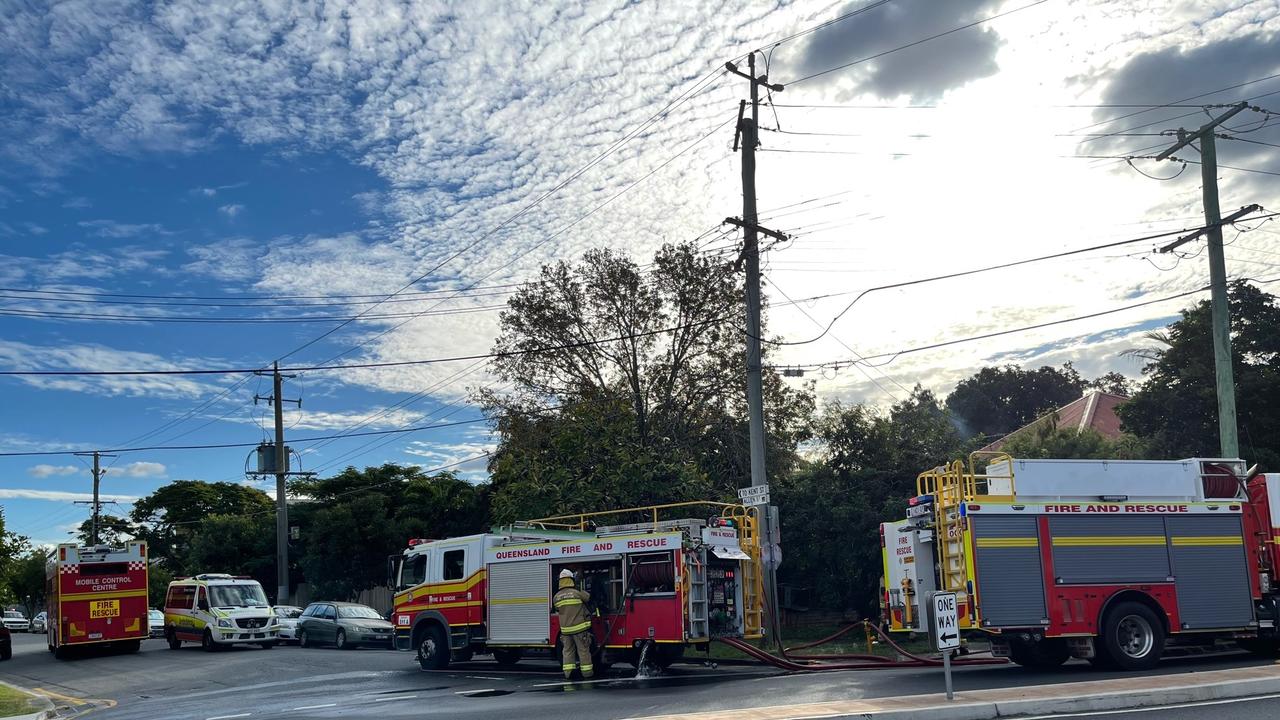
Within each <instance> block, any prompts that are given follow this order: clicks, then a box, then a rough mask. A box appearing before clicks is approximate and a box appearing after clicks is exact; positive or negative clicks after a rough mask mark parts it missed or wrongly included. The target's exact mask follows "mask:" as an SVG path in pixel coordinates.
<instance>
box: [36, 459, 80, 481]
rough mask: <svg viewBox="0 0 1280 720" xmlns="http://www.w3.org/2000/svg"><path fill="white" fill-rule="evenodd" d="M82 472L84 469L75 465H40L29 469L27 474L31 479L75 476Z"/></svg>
mask: <svg viewBox="0 0 1280 720" xmlns="http://www.w3.org/2000/svg"><path fill="white" fill-rule="evenodd" d="M81 470H83V468H79V467H76V466H75V465H48V464H46V463H40V464H39V465H35V466H32V467H30V468H27V474H28V475H30V476H31V477H38V478H47V477H53V476H55V475H75V474H78V473H79V472H80V471H81Z"/></svg>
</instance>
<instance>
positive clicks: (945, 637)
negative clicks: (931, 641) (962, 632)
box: [938, 633, 960, 642]
mask: <svg viewBox="0 0 1280 720" xmlns="http://www.w3.org/2000/svg"><path fill="white" fill-rule="evenodd" d="M957 637H960V636H959V635H957V634H956V633H951V634H950V635H939V636H938V639H939V640H941V641H942V642H946V641H948V640H955V639H956V638H957Z"/></svg>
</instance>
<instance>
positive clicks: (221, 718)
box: [205, 713, 253, 720]
mask: <svg viewBox="0 0 1280 720" xmlns="http://www.w3.org/2000/svg"><path fill="white" fill-rule="evenodd" d="M252 714H253V713H240V714H239V715H214V716H213V717H211V718H205V720H231V718H242V717H249V716H250V715H252Z"/></svg>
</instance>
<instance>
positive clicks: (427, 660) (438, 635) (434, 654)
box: [418, 625, 449, 670]
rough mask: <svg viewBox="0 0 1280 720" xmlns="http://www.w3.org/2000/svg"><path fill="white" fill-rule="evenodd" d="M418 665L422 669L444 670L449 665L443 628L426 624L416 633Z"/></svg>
mask: <svg viewBox="0 0 1280 720" xmlns="http://www.w3.org/2000/svg"><path fill="white" fill-rule="evenodd" d="M418 665H420V666H422V669H423V670H444V669H445V668H447V667H449V641H448V639H447V638H446V637H445V634H444V628H442V627H440V626H439V625H428V626H426V627H425V628H423V629H422V630H421V632H420V633H419V635H418Z"/></svg>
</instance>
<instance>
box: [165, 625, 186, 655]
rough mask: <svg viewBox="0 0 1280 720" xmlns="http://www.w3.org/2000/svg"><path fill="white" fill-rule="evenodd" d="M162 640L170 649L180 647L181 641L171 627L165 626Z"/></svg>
mask: <svg viewBox="0 0 1280 720" xmlns="http://www.w3.org/2000/svg"><path fill="white" fill-rule="evenodd" d="M164 640H165V642H167V643H169V649H170V650H177V649H178V648H180V647H182V641H181V640H179V639H178V633H176V632H174V629H173V628H165V630H164Z"/></svg>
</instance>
